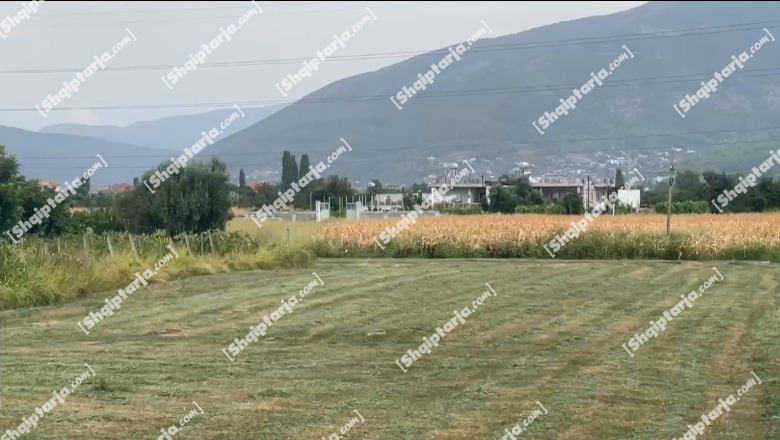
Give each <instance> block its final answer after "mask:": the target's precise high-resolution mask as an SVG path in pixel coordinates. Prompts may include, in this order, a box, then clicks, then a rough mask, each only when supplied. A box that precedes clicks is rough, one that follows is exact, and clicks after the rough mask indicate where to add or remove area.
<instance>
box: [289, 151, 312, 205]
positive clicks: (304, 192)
mask: <svg viewBox="0 0 780 440" xmlns="http://www.w3.org/2000/svg"><path fill="white" fill-rule="evenodd" d="M309 165H311V163H310V162H309V155H308V154H302V155H301V166H300V167H299V168H298V178H299V179H300V178H301V177H303V176H305V175H306V173H308V172H309ZM311 190H312V189H311V186H310V185H309V184H307V185H306V186H305V187H303V188H301V191H300V192H299V193H298V194H296V195H295V198H294V200H293V203H294V204H295V207H296V208H302V209H306V208H308V207H309V200H310V197H311Z"/></svg>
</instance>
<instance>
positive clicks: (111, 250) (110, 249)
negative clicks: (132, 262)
mask: <svg viewBox="0 0 780 440" xmlns="http://www.w3.org/2000/svg"><path fill="white" fill-rule="evenodd" d="M106 242H107V243H108V253H109V254H111V259H112V260H115V258H114V246H112V245H111V237H110V236H108V235H106Z"/></svg>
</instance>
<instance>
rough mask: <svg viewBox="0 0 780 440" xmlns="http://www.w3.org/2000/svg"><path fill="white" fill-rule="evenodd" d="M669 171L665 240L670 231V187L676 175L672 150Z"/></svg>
mask: <svg viewBox="0 0 780 440" xmlns="http://www.w3.org/2000/svg"><path fill="white" fill-rule="evenodd" d="M669 171H671V172H672V175H671V177H669V199H668V200H667V202H666V238H669V234H670V233H671V229H672V187H673V186H674V176H675V175H677V171H675V169H674V149H672V165H671V166H670V167H669Z"/></svg>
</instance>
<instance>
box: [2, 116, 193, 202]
mask: <svg viewBox="0 0 780 440" xmlns="http://www.w3.org/2000/svg"><path fill="white" fill-rule="evenodd" d="M191 144H192V142H190V145H191ZM0 145H5V146H6V151H7V152H8V153H10V154H14V155H16V157H17V159H18V161H19V164H20V168H21V174H22V175H24V176H25V177H26V178H28V179H49V180H56V181H58V182H60V183H62V182H63V181H68V182H70V181H72V180H73V179H74V178H76V177H80V176H82V174H83V173H84V172H85V171H86V170H87V169H88V168H90V167H91V166H93V165H94V164H95V163H97V162H100V159H99V158H97V157H95V155H96V154H100V155H101V156H102V157H103V159H105V161H106V163H108V168H103V169H99V170H97V171H96V172H95V174H94V175H93V176H92V186H93V187H95V186H105V185H109V184H115V183H123V182H125V183H130V182H132V181H133V177H135V176H140V175H141V174H142V173H143V172H144V171H146V170H148V169H151V168H154V167H156V166H157V165H158V164H159V163H160V162H163V161H167V160H168V159H170V158H171V157H178V156H179V155H181V154H182V150H173V149H171V150H163V149H152V148H144V147H138V146H135V145H130V144H122V143H117V142H109V141H105V140H103V139H97V138H92V137H85V136H72V135H67V134H49V133H38V132H34V131H27V130H22V129H19V128H12V127H4V126H2V125H0ZM182 149H183V148H182Z"/></svg>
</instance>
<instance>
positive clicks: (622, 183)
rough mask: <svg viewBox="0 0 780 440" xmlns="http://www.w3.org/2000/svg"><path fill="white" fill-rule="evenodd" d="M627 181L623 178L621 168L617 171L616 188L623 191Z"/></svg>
mask: <svg viewBox="0 0 780 440" xmlns="http://www.w3.org/2000/svg"><path fill="white" fill-rule="evenodd" d="M625 184H626V181H625V179H624V178H623V171H621V170H620V168H618V169H617V171H615V188H618V189H623V186H625Z"/></svg>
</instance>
